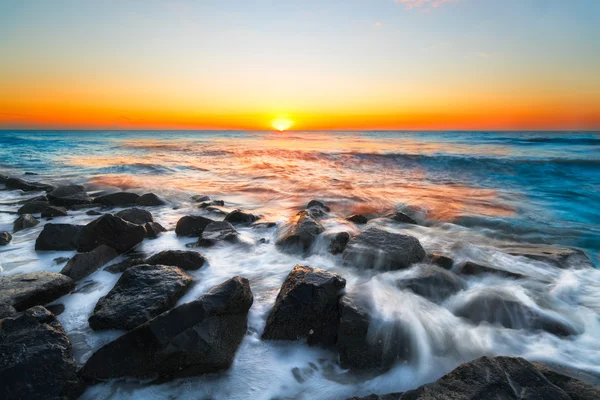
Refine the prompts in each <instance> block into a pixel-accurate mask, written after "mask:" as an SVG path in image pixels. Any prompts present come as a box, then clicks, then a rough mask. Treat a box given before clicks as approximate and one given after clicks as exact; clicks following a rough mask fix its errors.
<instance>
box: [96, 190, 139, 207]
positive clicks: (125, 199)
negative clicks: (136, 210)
mask: <svg viewBox="0 0 600 400" xmlns="http://www.w3.org/2000/svg"><path fill="white" fill-rule="evenodd" d="M139 197H140V195H139V194H137V193H129V192H117V193H110V194H105V195H103V196H99V197H96V198H95V199H94V203H98V204H102V205H104V206H109V207H116V206H132V205H135V202H136V201H137V199H138V198H139Z"/></svg>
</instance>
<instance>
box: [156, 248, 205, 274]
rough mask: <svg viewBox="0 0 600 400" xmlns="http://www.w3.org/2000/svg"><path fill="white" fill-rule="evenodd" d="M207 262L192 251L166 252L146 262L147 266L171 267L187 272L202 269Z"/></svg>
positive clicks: (157, 254)
mask: <svg viewBox="0 0 600 400" xmlns="http://www.w3.org/2000/svg"><path fill="white" fill-rule="evenodd" d="M205 262H206V258H204V256H203V255H202V254H200V253H198V252H197V251H191V250H190V251H184V250H165V251H161V252H160V253H156V254H154V255H153V256H152V257H150V258H148V259H147V260H146V264H153V265H170V266H172V267H179V268H181V269H183V270H186V271H194V270H197V269H200V268H202V266H203V265H204V263H205Z"/></svg>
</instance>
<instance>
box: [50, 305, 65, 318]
mask: <svg viewBox="0 0 600 400" xmlns="http://www.w3.org/2000/svg"><path fill="white" fill-rule="evenodd" d="M46 310H48V311H50V312H51V313H52V314H54V315H55V316H59V315H60V314H62V313H63V312H65V305H64V304H51V305H49V306H46Z"/></svg>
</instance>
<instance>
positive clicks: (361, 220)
mask: <svg viewBox="0 0 600 400" xmlns="http://www.w3.org/2000/svg"><path fill="white" fill-rule="evenodd" d="M346 220H347V221H350V222H354V223H355V224H358V225H362V224H366V223H367V222H369V220H368V219H367V217H365V216H364V215H360V214H354V215H351V216H349V217H346Z"/></svg>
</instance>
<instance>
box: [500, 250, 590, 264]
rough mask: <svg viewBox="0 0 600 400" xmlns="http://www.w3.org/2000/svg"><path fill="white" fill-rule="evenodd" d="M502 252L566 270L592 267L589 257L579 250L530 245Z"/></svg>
mask: <svg viewBox="0 0 600 400" xmlns="http://www.w3.org/2000/svg"><path fill="white" fill-rule="evenodd" d="M503 250H504V251H505V252H506V253H508V254H510V255H513V256H520V257H526V258H529V259H532V260H536V261H543V262H546V263H549V264H552V265H554V266H556V267H558V268H568V267H569V266H570V265H571V264H576V265H578V266H585V267H592V262H591V260H590V259H589V257H588V256H587V255H586V254H585V253H584V252H583V251H581V250H579V249H572V248H561V247H553V246H545V245H534V244H530V245H523V246H512V247H507V248H504V249H503Z"/></svg>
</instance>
